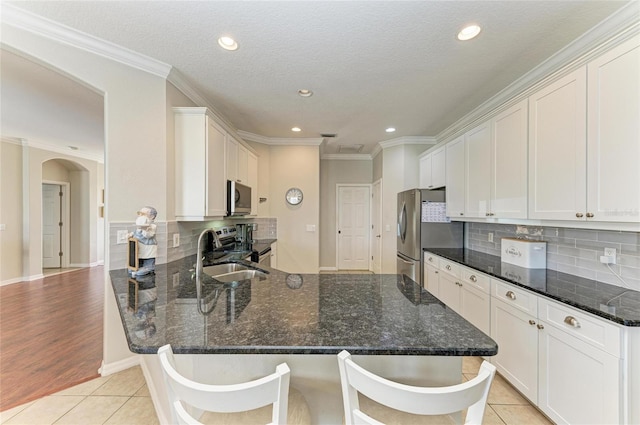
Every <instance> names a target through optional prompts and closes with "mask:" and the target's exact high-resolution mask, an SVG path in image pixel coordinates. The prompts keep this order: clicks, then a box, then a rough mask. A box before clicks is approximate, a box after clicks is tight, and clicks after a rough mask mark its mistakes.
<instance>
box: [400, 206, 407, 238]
mask: <svg viewBox="0 0 640 425" xmlns="http://www.w3.org/2000/svg"><path fill="white" fill-rule="evenodd" d="M406 236H407V204H405V203H404V202H402V208H401V209H400V216H399V217H398V237H399V238H400V240H401V241H402V243H404V239H405V237H406Z"/></svg>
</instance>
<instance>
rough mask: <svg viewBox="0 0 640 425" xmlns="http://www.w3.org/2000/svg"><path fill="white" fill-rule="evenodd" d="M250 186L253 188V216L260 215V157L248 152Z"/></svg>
mask: <svg viewBox="0 0 640 425" xmlns="http://www.w3.org/2000/svg"><path fill="white" fill-rule="evenodd" d="M247 167H248V172H247V174H248V180H247V181H248V185H249V186H250V187H251V215H258V203H259V202H260V198H259V196H258V157H257V156H255V155H254V154H253V153H251V152H248V160H247Z"/></svg>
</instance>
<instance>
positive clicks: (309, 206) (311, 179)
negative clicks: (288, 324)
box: [268, 146, 320, 273]
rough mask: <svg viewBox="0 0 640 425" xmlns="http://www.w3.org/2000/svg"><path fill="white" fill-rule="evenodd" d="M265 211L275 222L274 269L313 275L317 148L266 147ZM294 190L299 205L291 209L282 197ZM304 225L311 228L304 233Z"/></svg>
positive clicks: (317, 205)
mask: <svg viewBox="0 0 640 425" xmlns="http://www.w3.org/2000/svg"><path fill="white" fill-rule="evenodd" d="M269 150H270V160H269V168H270V171H271V172H270V175H269V186H270V189H269V196H268V198H269V201H268V202H269V209H270V214H271V216H272V217H275V218H277V220H278V269H280V270H283V271H286V272H290V273H317V272H318V268H319V255H320V253H319V245H320V244H319V231H320V229H319V225H320V223H319V208H320V202H319V200H320V149H319V147H318V146H270V148H269ZM291 187H298V188H300V189H302V192H303V193H304V199H303V201H302V203H301V204H299V205H296V206H291V205H289V204H287V202H286V201H285V193H286V191H287V190H288V189H289V188H291ZM307 225H311V226H315V230H314V231H307Z"/></svg>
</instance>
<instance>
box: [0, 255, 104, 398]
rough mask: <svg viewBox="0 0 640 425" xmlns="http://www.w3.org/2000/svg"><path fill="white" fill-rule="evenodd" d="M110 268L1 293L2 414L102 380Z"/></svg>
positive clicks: (2, 289) (1, 289) (61, 276)
mask: <svg viewBox="0 0 640 425" xmlns="http://www.w3.org/2000/svg"><path fill="white" fill-rule="evenodd" d="M103 304H104V267H102V266H100V267H92V268H86V269H80V270H76V271H72V272H68V273H63V274H58V275H55V276H50V277H45V278H44V279H39V280H35V281H32V282H22V283H16V284H12V285H7V286H2V287H0V410H6V409H9V408H12V407H14V406H18V405H20V404H23V403H26V402H28V401H31V400H35V399H37V398H40V397H42V396H45V395H48V394H52V393H54V392H57V391H60V390H62V389H65V388H68V387H71V386H73V385H76V384H79V383H81V382H84V381H87V380H90V379H93V378H96V377H98V376H99V375H98V368H99V367H100V363H101V361H102V344H103V341H102V322H103V317H102V312H103Z"/></svg>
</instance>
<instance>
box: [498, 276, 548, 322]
mask: <svg viewBox="0 0 640 425" xmlns="http://www.w3.org/2000/svg"><path fill="white" fill-rule="evenodd" d="M491 296H493V297H495V298H498V299H500V300H503V301H504V302H506V303H507V304H509V305H512V306H514V307H515V308H517V309H519V310H522V311H524V312H526V313H529V314H531V315H533V316H534V317H537V314H538V297H537V296H536V295H535V294H532V293H531V292H528V291H525V290H523V289H519V288H516V287H515V286H513V285H509V284H508V283H505V282H502V281H500V280H497V279H491Z"/></svg>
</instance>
